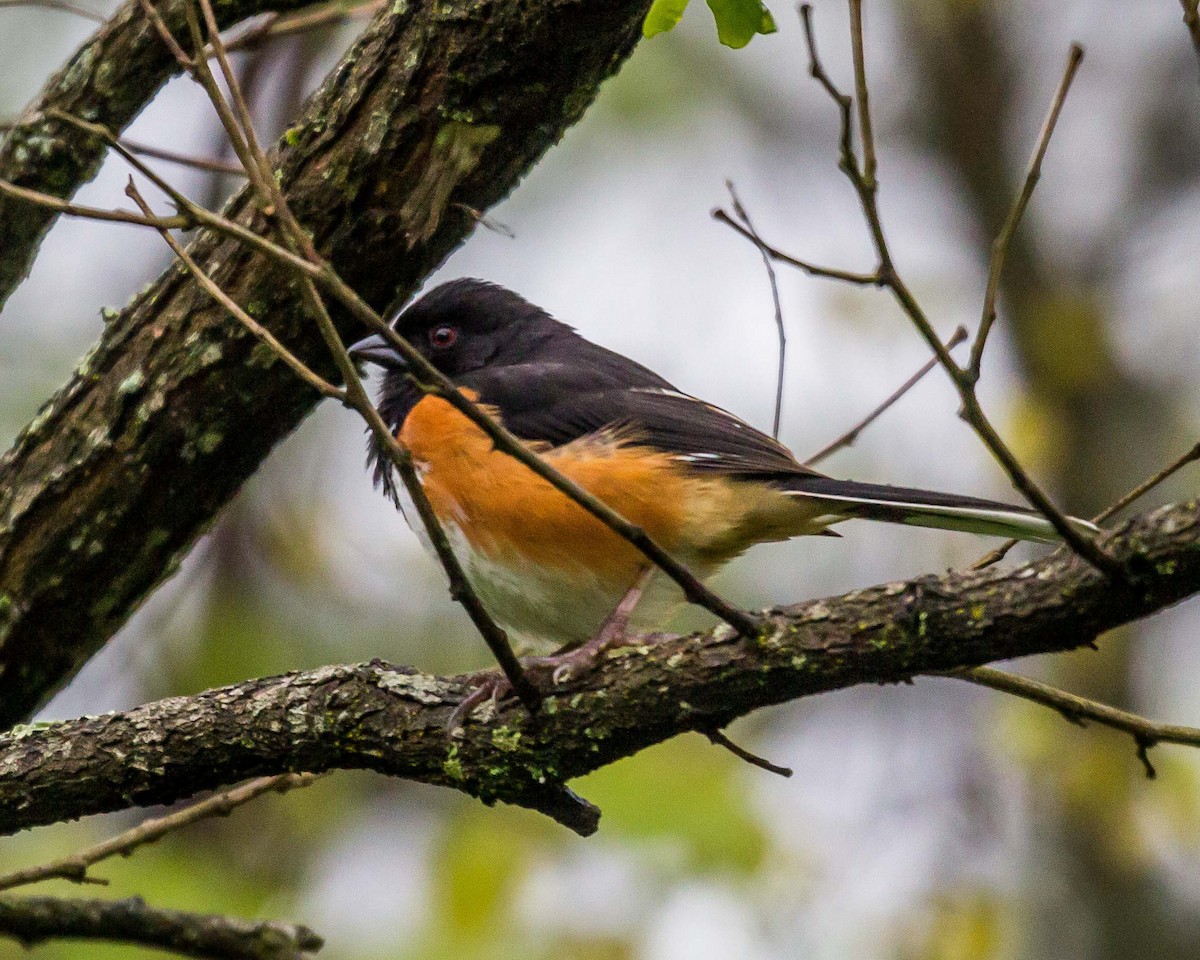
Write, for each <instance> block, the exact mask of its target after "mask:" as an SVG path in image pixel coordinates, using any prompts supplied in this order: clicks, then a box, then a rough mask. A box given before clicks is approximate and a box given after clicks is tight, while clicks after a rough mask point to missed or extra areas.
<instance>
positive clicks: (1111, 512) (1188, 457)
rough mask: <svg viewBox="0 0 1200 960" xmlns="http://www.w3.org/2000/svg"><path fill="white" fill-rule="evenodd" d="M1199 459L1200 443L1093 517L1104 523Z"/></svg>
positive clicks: (997, 557) (994, 559) (989, 560)
mask: <svg viewBox="0 0 1200 960" xmlns="http://www.w3.org/2000/svg"><path fill="white" fill-rule="evenodd" d="M1197 460H1200V443H1198V444H1196V445H1195V446H1194V447H1192V448H1191V449H1190V450H1188V451H1187V452H1186V453H1184V455H1183V456H1181V457H1179V458H1178V459H1177V460H1173V461H1172V462H1171V463H1169V464H1167V466H1165V467H1163V468H1162V469H1161V470H1159V471H1158V473H1156V474H1154V475H1153V476H1151V477H1148V478H1147V479H1145V480H1143V481H1142V482H1141V483H1139V484H1138V485H1137V486H1136V487H1134V488H1133V489H1132V490H1130V491H1129V492H1128V493H1127V494H1125V495H1124V496H1123V497H1121V498H1120V499H1119V500H1117V501H1116V503H1114V504H1113V505H1112V506H1111V507H1108V508H1106V509H1104V510H1102V511H1101V512H1100V513H1098V514H1096V516H1095V517H1093V518H1092V519H1093V520H1094V521H1095V522H1096V523H1103V522H1104V521H1105V520H1108V519H1110V518H1111V517H1113V516H1115V515H1116V514H1117V513H1119V512H1120V511H1122V510H1124V509H1125V508H1126V507H1127V506H1129V505H1130V504H1131V503H1133V502H1134V501H1136V500H1140V499H1141V498H1142V497H1144V496H1145V495H1146V494H1147V493H1149V492H1150V491H1151V490H1153V489H1154V488H1155V487H1157V486H1158V485H1159V484H1160V483H1162V482H1163V481H1164V480H1167V479H1169V478H1170V477H1171V476H1172V475H1173V474H1175V473H1178V472H1179V471H1180V470H1182V469H1183V468H1184V467H1186V466H1187V465H1188V464H1189V463H1195V462H1196V461H1197ZM1018 543H1019V541H1017V540H1006V541H1005V542H1004V543H1002V544H1000V546H998V547H997V548H996V549H995V550H993V551H991V552H990V553H986V554H984V555H983V556H982V557H980V558H979V559H978V560H976V561H975V562H974V563H973V564H971V569H972V570H982V569H983V568H984V567H990V566H991V565H992V564H993V563H999V562H1000V561H1001V560H1003V559H1004V558H1005V556H1007V554H1008V551H1009V550H1011V549H1012V548H1013V547H1015V546H1016V545H1017V544H1018Z"/></svg>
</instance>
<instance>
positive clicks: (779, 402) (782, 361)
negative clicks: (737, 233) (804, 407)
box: [725, 180, 787, 440]
mask: <svg viewBox="0 0 1200 960" xmlns="http://www.w3.org/2000/svg"><path fill="white" fill-rule="evenodd" d="M725 189H727V190H728V191H729V199H730V202H731V203H732V204H733V212H734V213H735V214H736V215H737V217H738V219H739V220H741V221H742V224H743V225H744V226H745V227H746V229H747V230H748V231H749V233H750V237H751V239H752V240H753V242H754V245H755V246H756V247H757V248H758V252H759V254H760V255H761V256H762V260H763V266H765V267H766V268H767V281H768V282H769V283H770V285H771V302H772V303H773V304H774V306H775V332H776V335H777V336H778V338H779V365H778V369H777V370H776V371H775V416H774V418H773V419H772V421H771V436H772V437H774V438H775V439H776V440H778V439H779V421H780V418H781V417H782V416H783V374H784V371H785V370H786V369H787V331H786V330H785V329H784V326H783V305H782V304H781V303H780V301H779V279H778V278H777V277H776V276H775V265H774V264H773V263H772V262H771V254H770V253H769V252H768V251H767V250H766V249H764V244H763V242H762V238H761V237H759V235H758V231H757V230H756V229H754V224H753V223H752V222H751V220H750V214H748V213H747V212H746V208H745V207H744V206H742V201H741V199H739V197H738V195H737V191H736V190H735V189H734V187H733V181H732V180H726V181H725Z"/></svg>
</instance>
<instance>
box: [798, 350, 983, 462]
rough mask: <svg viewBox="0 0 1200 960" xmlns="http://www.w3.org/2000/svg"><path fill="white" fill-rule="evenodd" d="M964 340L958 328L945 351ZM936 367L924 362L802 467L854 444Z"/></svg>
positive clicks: (934, 362) (933, 359)
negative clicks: (889, 394) (890, 393)
mask: <svg viewBox="0 0 1200 960" xmlns="http://www.w3.org/2000/svg"><path fill="white" fill-rule="evenodd" d="M966 339H967V328H966V327H958V328H957V329H956V330H955V331H954V333H952V334H951V335H950V339H949V340H947V341H946V349H947V350H953V349H954V348H955V347H957V346H958V345H959V344H960V343H962V342H963V341H964V340H966ZM937 365H938V358H937V357H930V358H929V359H928V360H926V361H925V364H924V365H923V366H922V367H921V369H920V370H918V371H917V372H916V373H914V374H913V375H912V376H911V377H909V378H908V379H907V380H905V381H904V383H902V384H901V385H900V387H899V389H897V390H896V391H895V392H894V393H893V394H892V395H891V396H889V397H888V398H887V399H886V400H884V401H883V403H881V404H880V405H879V406H877V407H876V408H875V409H874V410H872V411H871V412H870V413H868V414H867V415H866V416H865V417H863V418H862V419H861V420H859V421H858V423H856V424H855V425H854V426H852V427H851V428H850V429H849V430H847V431H846V432H845V433H843V434H842V435H841V436H840V437H838V438H837V439H836V440H834V441H833V442H832V443H830V444H828V445H826V446H824V447H822V448H821V449H820V450H818V451H817V452H816V453H814V454H813V455H812V456H811V457H809V458H808V459H807V460H805V461H804V465H805V466H806V467H814V466H816V465H817V464H818V463H820V462H821V461H822V460H827V459H829V457H831V456H833V455H834V454H835V453H837V452H838V451H839V450H841V449H843V448H844V447H849V446H852V445H853V444H854V441H856V440H857V439H858V435H859V434H860V433H862V432H863V431H864V430H865V429H866V428H867V427H869V426H870V425H871V424H872V423H874V422H875V421H876V420H878V419H879V417H880V416H882V415H883V414H884V413H886V412H887V411H888V410H889V409H890V408H891V407H892V405H893V404H895V403H896V401H897V400H899V399H900V398H901V397H903V396H904V395H905V394H906V393H908V391H909V390H911V389H912V388H913V387H915V386H916V385H917V384H918V383H920V382H921V380H922V379H923V378H924V377H925V375H926V374H927V373H929V371H930V370H932V369H933V368H934V367H936V366H937Z"/></svg>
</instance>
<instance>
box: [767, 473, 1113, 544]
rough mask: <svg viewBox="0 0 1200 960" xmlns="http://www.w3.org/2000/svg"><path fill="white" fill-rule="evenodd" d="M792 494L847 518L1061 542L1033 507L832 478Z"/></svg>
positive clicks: (796, 486) (798, 483) (801, 484)
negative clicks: (1031, 508) (818, 503)
mask: <svg viewBox="0 0 1200 960" xmlns="http://www.w3.org/2000/svg"><path fill="white" fill-rule="evenodd" d="M787 492H788V493H789V494H793V495H795V496H798V497H804V498H805V499H808V500H815V501H818V502H820V503H822V504H827V505H828V506H829V512H830V513H832V514H837V515H840V516H843V517H846V518H847V519H849V518H855V517H859V518H863V519H866V520H883V521H886V522H887V523H904V524H908V525H909V526H913V527H934V528H936V529H939V530H962V531H964V532H966V533H981V534H990V535H992V536H997V537H1013V538H1015V539H1017V540H1036V541H1039V542H1041V543H1053V542H1056V541H1058V540H1059V539H1061V538H1060V537H1059V535H1058V532H1057V531H1056V530H1055V529H1054V526H1053V525H1052V524H1051V523H1050V521H1049V520H1047V519H1046V518H1045V517H1043V516H1042V515H1041V514H1040V513H1037V512H1036V511H1034V510H1030V509H1029V508H1028V507H1014V506H1012V505H1011V504H1007V503H997V502H996V501H995V500H981V499H979V498H978V497H962V496H959V495H958V494H954V493H937V492H935V491H932V490H915V489H912V488H910V487H890V486H887V485H885V484H882V483H858V482H856V481H854V480H835V479H833V478H832V477H797V478H796V479H795V480H792V481H789V482H788V491H787ZM1071 523H1073V524H1075V525H1077V526H1078V527H1079V528H1080V529H1081V530H1087V531H1090V532H1096V530H1097V527H1096V526H1095V524H1092V523H1089V522H1088V521H1087V520H1078V519H1075V518H1074V517H1072V518H1071Z"/></svg>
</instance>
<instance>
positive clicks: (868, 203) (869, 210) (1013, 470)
mask: <svg viewBox="0 0 1200 960" xmlns="http://www.w3.org/2000/svg"><path fill="white" fill-rule="evenodd" d="M850 14H851V16H850V20H851V37H852V40H853V45H854V74H855V76H854V82H855V88H856V90H857V91H858V93H859V96H858V103H857V106H858V118H859V128H860V131H861V135H862V137H863V162H862V164H860V163H859V159H858V156H857V154H856V153H855V151H854V148H853V142H852V136H851V128H850V123H851V115H852V114H851V109H850V103H851V101H850V98H848V97H847V96H846V95H844V94H842V93H840V92H839V91H838V90H837V87H836V86H835V85H834V84H833V82H832V81H831V80H830V79H829V77H828V75H827V74H826V72H825V70H824V67H822V66H821V61H820V57H819V56H818V54H817V48H816V38H815V35H814V32H813V23H812V9H811V6H810V5H808V4H805V5H804V6H802V7H801V19H802V21H803V24H804V29H805V37H806V40H807V44H808V49H809V54H810V58H811V64H810V72H811V73H812V75H813V76H814V77H817V78H818V79H819V81H820V82H821V84H822V86H823V87H824V88H825V89H826V90H827V91H828V92H829V94H830V96H831V97H832V98H833V100H834V102H835V103H836V104H837V106H838V110H839V113H840V115H841V117H842V134H841V144H842V151H841V163H840V168H841V170H842V172H843V173H845V175H846V177H847V178H848V179H849V180H850V183H851V185H852V186H853V187H854V190H855V193H856V194H857V195H858V199H859V204H860V206H861V207H862V210H863V216H864V219H865V220H866V224H867V228H868V231H869V232H870V234H871V239H872V242H873V243H874V246H875V252H876V254H877V256H878V257H879V267H878V270H877V274H878V278H879V285H880V286H883V287H886V288H887V289H888V290H889V291H890V292H891V294H892V296H893V298H894V299H895V300H896V302H897V304H898V305H899V306H900V308H901V309H902V310H903V311H904V313H905V314H906V315H907V316H908V318H909V319H910V320H911V321H912V323H913V325H914V326H915V327H916V329H917V332H918V333H920V335H921V336H922V338H923V339H924V340H925V342H926V343H927V344H928V345H929V347H930V349H931V350H933V352H934V353H935V355H936V356H937V358H938V360H939V362H940V363H941V366H942V367H943V369H944V370H945V371H946V373H947V375H948V376H949V377H950V379H951V381H952V382H953V384H954V386H955V389H956V390H957V391H958V395H959V401H960V403H961V407H960V410H959V416H961V417H962V418H963V420H965V421H966V422H967V423H968V424H969V425H970V426H971V427H972V429H973V430H974V431H975V433H976V434H977V435H978V436H979V438H980V439H981V440H982V441H983V443H984V445H985V446H986V447H987V448H988V449H989V450H990V451H991V453H992V456H993V457H994V458H995V459H996V461H997V462H998V463H999V464H1000V465H1001V467H1003V468H1004V471H1005V472H1006V473H1007V474H1008V477H1009V480H1010V481H1011V482H1012V484H1013V486H1014V487H1016V488H1017V490H1019V491H1020V492H1021V493H1022V494H1023V495H1024V496H1025V498H1026V499H1027V500H1028V501H1029V502H1030V503H1031V504H1032V505H1033V507H1034V508H1035V509H1036V510H1037V511H1038V512H1039V513H1041V514H1042V515H1043V516H1044V517H1045V518H1046V519H1047V520H1048V521H1049V522H1050V523H1051V524H1052V525H1053V526H1054V529H1055V531H1056V532H1057V533H1058V535H1059V536H1060V537H1062V539H1063V541H1064V542H1065V543H1066V544H1067V545H1068V546H1069V547H1070V548H1071V549H1072V550H1074V551H1075V552H1076V553H1077V554H1079V555H1080V556H1081V557H1083V558H1084V559H1086V560H1087V561H1088V562H1089V563H1091V564H1092V566H1094V567H1096V568H1097V569H1098V570H1101V571H1102V572H1104V573H1106V574H1108V575H1110V576H1120V575H1121V574H1122V572H1123V571H1122V570H1121V569H1120V566H1119V564H1118V563H1117V562H1116V561H1115V560H1114V559H1113V558H1112V557H1111V556H1110V555H1109V554H1107V553H1106V552H1105V551H1104V550H1102V549H1101V548H1100V546H1099V545H1098V544H1097V543H1096V542H1095V540H1093V539H1092V538H1091V537H1090V536H1088V535H1087V534H1085V533H1084V532H1083V531H1082V530H1080V529H1078V528H1077V527H1076V526H1074V525H1073V524H1072V523H1071V521H1070V519H1069V518H1068V517H1067V516H1066V515H1065V514H1064V513H1063V512H1062V511H1061V510H1059V509H1058V507H1056V506H1055V505H1054V503H1053V501H1052V500H1051V499H1050V497H1049V496H1048V495H1047V494H1046V493H1045V491H1043V490H1042V488H1041V486H1040V485H1039V484H1038V483H1037V482H1036V481H1035V480H1034V479H1033V478H1032V477H1031V476H1030V475H1029V473H1028V472H1027V471H1026V470H1025V468H1024V467H1023V466H1022V464H1021V462H1020V461H1019V460H1018V459H1017V457H1016V455H1015V454H1014V453H1013V452H1012V450H1011V449H1009V447H1008V445H1007V444H1006V443H1005V442H1004V440H1003V439H1002V438H1001V437H1000V435H999V433H997V432H996V429H995V427H994V426H993V425H992V423H991V421H990V420H989V419H988V417H987V415H986V414H985V413H984V411H983V408H982V407H981V406H980V403H979V398H978V396H977V394H976V391H975V381H974V379H973V378H972V376H971V373H970V370H969V369H968V368H965V367H961V366H959V364H958V363H956V362H955V360H954V358H953V357H951V356H950V353H949V351H947V350H946V348H945V346H944V345H943V343H942V341H941V339H940V338H939V336H938V334H937V331H936V330H935V329H934V327H933V324H932V323H931V322H930V320H929V318H928V317H927V316H926V314H925V311H924V309H923V308H922V307H921V305H920V303H919V302H918V301H917V299H916V297H915V296H914V295H913V293H912V291H911V290H909V288H908V285H907V284H906V283H905V282H904V280H903V279H902V278H901V277H900V274H899V273H898V272H897V270H896V267H895V264H894V262H893V259H892V254H891V249H890V247H889V246H888V242H887V238H886V236H885V235H884V230H883V221H882V219H881V217H880V214H879V206H878V201H877V194H878V182H877V180H876V177H875V166H874V162H875V154H874V144H873V141H872V133H871V118H870V110H869V106H868V102H867V99H866V96H865V94H866V89H867V78H866V67H865V65H864V57H863V52H862V5H861V2H860V0H851V2H850ZM1070 72H1071V73H1072V75H1073V73H1074V68H1073V67H1072V68H1071V70H1070Z"/></svg>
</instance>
